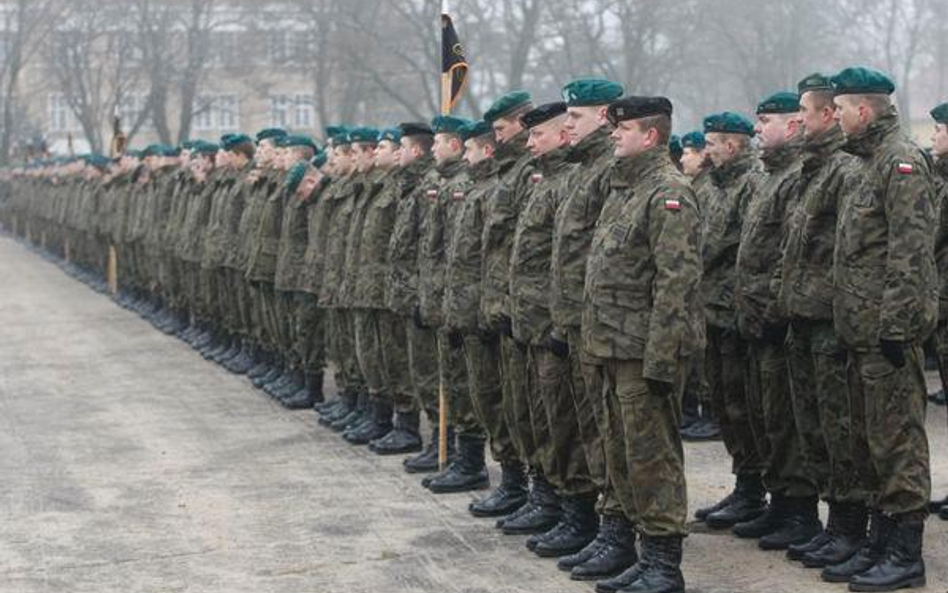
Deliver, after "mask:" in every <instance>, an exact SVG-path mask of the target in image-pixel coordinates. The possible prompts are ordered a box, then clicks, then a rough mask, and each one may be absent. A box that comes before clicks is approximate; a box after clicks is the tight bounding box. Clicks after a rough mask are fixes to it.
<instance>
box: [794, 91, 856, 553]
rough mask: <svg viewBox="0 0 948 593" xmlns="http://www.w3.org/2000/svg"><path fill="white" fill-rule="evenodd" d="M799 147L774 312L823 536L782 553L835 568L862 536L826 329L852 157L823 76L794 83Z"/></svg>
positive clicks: (845, 406) (840, 364) (834, 351)
mask: <svg viewBox="0 0 948 593" xmlns="http://www.w3.org/2000/svg"><path fill="white" fill-rule="evenodd" d="M798 91H799V95H800V115H799V119H800V124H801V126H802V128H803V134H804V145H803V155H802V167H801V171H800V173H799V175H800V181H799V188H798V193H799V196H800V197H799V199H798V201H797V206H796V209H795V211H794V212H793V214H792V215H791V219H790V229H789V231H788V233H787V240H786V243H785V247H784V255H783V262H782V266H781V268H782V270H781V274H782V276H781V281H780V307H781V308H782V309H783V310H784V312H785V313H786V315H787V316H788V318H789V320H790V330H789V338H788V342H787V344H788V363H789V370H790V380H791V387H792V391H791V401H792V404H793V419H794V423H795V424H796V427H797V431H798V433H799V435H800V439H801V446H802V448H803V459H804V462H805V464H806V470H807V471H806V473H807V474H808V475H809V476H810V477H811V479H813V480H814V481H815V483H816V487H817V489H818V492H819V494H820V497H821V498H822V499H823V500H825V501H826V502H827V503H828V504H829V519H828V521H827V523H826V529H825V530H824V531H823V532H821V533H819V534H817V535H816V536H815V537H814V538H812V539H811V540H810V541H809V542H806V543H804V544H802V545H798V546H790V549H789V550H788V551H787V556H788V557H789V558H790V559H793V560H800V561H802V562H803V563H804V565H805V566H807V567H813V568H817V567H823V566H826V565H827V564H838V563H840V562H842V561H844V560H846V559H847V558H849V556H851V555H852V554H854V553H855V552H856V550H858V548H859V546H860V545H861V544H862V541H863V539H865V536H866V521H867V511H866V492H865V491H864V490H863V489H861V488H859V487H858V482H857V476H856V475H855V471H854V470H855V467H854V465H853V459H852V452H851V447H850V444H849V433H850V429H849V427H850V422H851V420H850V412H849V399H848V397H847V396H846V357H845V352H844V351H843V349H842V347H841V346H840V345H839V343H838V341H837V339H836V333H835V331H834V329H833V294H834V288H833V245H834V244H835V243H836V219H837V213H838V212H839V209H840V207H841V204H842V203H843V201H844V200H846V199H848V197H847V193H848V192H849V191H850V190H851V188H853V187H855V186H856V185H857V183H856V181H855V180H854V179H853V178H852V170H853V167H854V164H855V163H854V161H855V159H854V157H853V156H852V155H849V154H846V153H845V152H843V150H842V147H843V142H844V139H843V133H842V132H841V131H840V129H839V126H838V125H837V124H836V121H835V120H834V119H833V116H834V113H835V108H834V106H833V87H832V84H831V83H830V80H829V77H828V76H824V75H822V74H818V73H816V74H812V75H810V76H808V77H806V78H804V79H803V80H802V81H800V83H799V85H798Z"/></svg>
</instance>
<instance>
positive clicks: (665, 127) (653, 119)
mask: <svg viewBox="0 0 948 593" xmlns="http://www.w3.org/2000/svg"><path fill="white" fill-rule="evenodd" d="M635 123H636V125H638V127H639V130H640V131H642V132H643V133H644V132H647V131H648V130H649V129H651V128H655V131H656V132H658V144H659V145H660V146H664V145H666V144H668V140H669V138H670V137H671V131H672V120H671V118H670V117H668V116H667V115H661V114H660V115H650V116H648V117H641V118H639V119H636V120H635Z"/></svg>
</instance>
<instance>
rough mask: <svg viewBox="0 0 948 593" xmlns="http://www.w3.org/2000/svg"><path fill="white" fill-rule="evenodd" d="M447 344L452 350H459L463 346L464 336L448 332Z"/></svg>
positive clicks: (459, 333) (455, 332) (457, 332)
mask: <svg viewBox="0 0 948 593" xmlns="http://www.w3.org/2000/svg"><path fill="white" fill-rule="evenodd" d="M448 344H450V345H451V348H452V349H454V350H460V349H461V348H462V347H463V346H464V336H462V335H461V332H459V331H450V332H448Z"/></svg>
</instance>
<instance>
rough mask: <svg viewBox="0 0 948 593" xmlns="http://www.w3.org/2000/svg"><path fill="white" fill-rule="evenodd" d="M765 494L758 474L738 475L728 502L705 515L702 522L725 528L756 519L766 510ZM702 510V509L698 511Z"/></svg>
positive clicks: (712, 526) (713, 527)
mask: <svg viewBox="0 0 948 593" xmlns="http://www.w3.org/2000/svg"><path fill="white" fill-rule="evenodd" d="M765 494H766V491H765V490H764V485H763V483H762V482H761V479H760V475H759V474H745V475H743V476H739V477H738V480H737V487H736V488H735V489H734V493H733V496H732V497H731V500H730V502H728V503H727V504H725V505H724V506H723V507H721V508H719V509H718V510H716V511H713V512H710V513H708V514H707V515H705V517H704V522H705V523H707V525H708V527H710V528H712V529H727V528H729V527H733V526H734V525H737V524H738V523H743V522H745V521H750V520H752V519H756V518H757V517H759V516H761V515H762V514H763V513H764V511H765V510H767V501H766V499H765ZM725 500H727V499H725ZM722 502H723V501H722ZM712 508H713V507H712ZM702 511H704V509H702V510H700V511H698V512H699V513H700V512H702Z"/></svg>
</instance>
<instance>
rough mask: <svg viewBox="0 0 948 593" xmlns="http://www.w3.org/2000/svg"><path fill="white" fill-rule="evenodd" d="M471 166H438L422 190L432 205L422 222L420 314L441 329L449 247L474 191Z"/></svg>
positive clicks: (455, 162)
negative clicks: (463, 209)
mask: <svg viewBox="0 0 948 593" xmlns="http://www.w3.org/2000/svg"><path fill="white" fill-rule="evenodd" d="M466 169H467V165H466V163H465V162H464V161H463V160H461V159H460V158H457V159H454V160H451V161H447V162H444V163H441V164H438V165H435V168H434V169H433V174H432V175H429V176H426V177H425V180H424V183H423V184H422V189H423V190H424V191H425V195H426V196H427V199H428V200H429V202H430V205H429V207H428V208H426V209H425V217H424V218H423V219H422V223H421V228H422V236H421V242H420V243H419V246H418V312H419V315H420V318H421V320H422V322H423V323H424V324H425V325H427V326H430V327H441V326H442V325H443V324H444V315H443V310H442V308H441V305H442V304H443V302H444V283H445V269H446V267H447V247H448V244H449V243H450V241H451V236H452V235H453V234H454V229H455V226H456V225H455V220H456V218H457V213H458V211H459V210H460V209H461V204H462V203H463V202H464V200H465V199H466V198H467V192H468V191H469V190H470V188H471V182H470V178H469V177H468V175H467V171H466Z"/></svg>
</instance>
